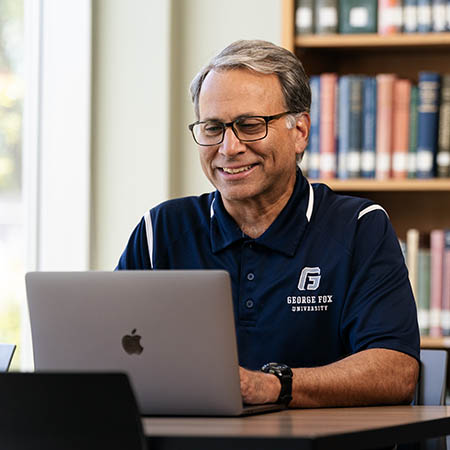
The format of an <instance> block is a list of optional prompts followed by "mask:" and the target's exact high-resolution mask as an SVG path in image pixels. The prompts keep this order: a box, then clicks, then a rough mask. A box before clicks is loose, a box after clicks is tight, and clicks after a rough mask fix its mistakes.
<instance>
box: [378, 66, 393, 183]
mask: <svg viewBox="0 0 450 450" xmlns="http://www.w3.org/2000/svg"><path fill="white" fill-rule="evenodd" d="M394 81H395V75H393V74H379V75H377V134H376V146H377V147H376V174H375V176H376V178H377V179H387V178H389V177H390V174H391V153H392V112H393V108H392V106H393V105H392V101H393V92H394Z"/></svg>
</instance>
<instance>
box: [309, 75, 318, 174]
mask: <svg viewBox="0 0 450 450" xmlns="http://www.w3.org/2000/svg"><path fill="white" fill-rule="evenodd" d="M310 86H311V110H310V113H311V129H310V136H309V155H308V176H309V177H310V178H319V177H320V76H318V75H313V76H312V77H311V79H310Z"/></svg>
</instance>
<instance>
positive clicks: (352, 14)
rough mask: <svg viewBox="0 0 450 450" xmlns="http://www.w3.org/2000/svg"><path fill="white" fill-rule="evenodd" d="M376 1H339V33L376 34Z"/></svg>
mask: <svg viewBox="0 0 450 450" xmlns="http://www.w3.org/2000/svg"><path fill="white" fill-rule="evenodd" d="M376 32H377V0H340V1H339V33H343V34H351V33H376Z"/></svg>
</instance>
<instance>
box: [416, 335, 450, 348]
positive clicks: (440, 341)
mask: <svg viewBox="0 0 450 450" xmlns="http://www.w3.org/2000/svg"><path fill="white" fill-rule="evenodd" d="M420 347H421V348H448V349H450V336H443V337H430V336H421V337H420Z"/></svg>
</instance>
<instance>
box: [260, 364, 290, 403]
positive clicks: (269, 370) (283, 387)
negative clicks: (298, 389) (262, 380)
mask: <svg viewBox="0 0 450 450" xmlns="http://www.w3.org/2000/svg"><path fill="white" fill-rule="evenodd" d="M261 371H262V372H264V373H266V374H272V375H273V376H275V377H276V378H278V383H279V385H280V389H278V393H279V396H278V397H277V399H276V403H282V404H285V405H286V406H287V405H288V404H289V403H290V401H291V400H292V378H293V373H292V370H291V368H290V367H289V366H287V365H286V364H279V363H274V362H271V363H267V364H264V366H262V367H261Z"/></svg>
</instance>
